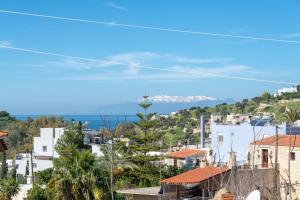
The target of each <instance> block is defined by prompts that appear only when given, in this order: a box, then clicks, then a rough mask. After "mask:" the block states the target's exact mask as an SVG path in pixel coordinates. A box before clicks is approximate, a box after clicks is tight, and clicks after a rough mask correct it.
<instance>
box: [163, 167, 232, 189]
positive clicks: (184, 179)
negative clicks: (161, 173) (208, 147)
mask: <svg viewBox="0 0 300 200" xmlns="http://www.w3.org/2000/svg"><path fill="white" fill-rule="evenodd" d="M228 170H229V169H228V168H227V167H205V168H196V169H193V170H191V171H188V172H184V173H182V174H179V175H177V176H173V177H171V178H168V179H165V180H162V181H161V183H162V184H173V185H187V184H195V183H200V182H202V181H204V180H206V179H208V178H211V177H214V176H216V175H219V174H222V173H224V172H226V171H228Z"/></svg>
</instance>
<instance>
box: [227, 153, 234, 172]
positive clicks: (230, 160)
mask: <svg viewBox="0 0 300 200" xmlns="http://www.w3.org/2000/svg"><path fill="white" fill-rule="evenodd" d="M228 154H229V156H228V163H227V166H228V168H229V169H232V168H233V167H236V154H235V152H233V151H231V152H229V153H228Z"/></svg>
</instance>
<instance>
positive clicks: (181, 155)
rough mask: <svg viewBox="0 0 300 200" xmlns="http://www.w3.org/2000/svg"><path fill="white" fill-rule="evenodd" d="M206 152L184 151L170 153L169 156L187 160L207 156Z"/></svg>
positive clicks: (196, 150)
mask: <svg viewBox="0 0 300 200" xmlns="http://www.w3.org/2000/svg"><path fill="white" fill-rule="evenodd" d="M205 154H206V151H204V150H199V149H184V150H181V151H175V152H170V153H168V154H167V157H169V158H187V157H190V156H197V155H205Z"/></svg>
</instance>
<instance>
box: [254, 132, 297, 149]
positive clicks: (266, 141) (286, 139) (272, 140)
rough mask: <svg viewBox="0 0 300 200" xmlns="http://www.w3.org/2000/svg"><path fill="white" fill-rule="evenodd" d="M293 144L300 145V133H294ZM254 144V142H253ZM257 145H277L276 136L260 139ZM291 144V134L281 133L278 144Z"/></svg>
mask: <svg viewBox="0 0 300 200" xmlns="http://www.w3.org/2000/svg"><path fill="white" fill-rule="evenodd" d="M291 139H292V145H294V144H295V147H300V135H296V136H295V135H292V136H291ZM251 144H253V143H251ZM255 144H256V145H270V146H275V145H276V136H270V137H266V138H263V139H261V140H258V141H256V142H255ZM289 145H290V136H289V135H279V136H278V146H289Z"/></svg>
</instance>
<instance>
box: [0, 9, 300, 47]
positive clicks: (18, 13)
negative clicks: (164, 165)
mask: <svg viewBox="0 0 300 200" xmlns="http://www.w3.org/2000/svg"><path fill="white" fill-rule="evenodd" d="M0 12H1V13H9V14H16V15H24V16H32V17H40V18H48V19H58V20H65V21H74V22H82V23H93V24H101V25H105V26H118V27H126V28H133V29H146V30H156V31H166V32H176V33H186V34H193V35H203V36H212V37H224V38H236V39H247V40H258V41H269V42H281V43H292V44H300V41H296V40H285V39H276V38H265V37H256V36H242V35H232V34H223V33H211V32H201V31H191V30H185V29H173V28H164V27H154V26H144V25H134V24H124V23H117V22H105V21H95V20H87V19H79V18H69V17H60V16H52V15H44V14H36V13H25V12H17V11H11V10H1V9H0Z"/></svg>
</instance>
